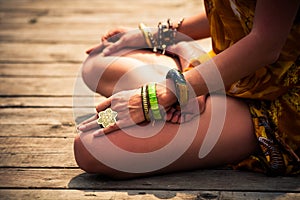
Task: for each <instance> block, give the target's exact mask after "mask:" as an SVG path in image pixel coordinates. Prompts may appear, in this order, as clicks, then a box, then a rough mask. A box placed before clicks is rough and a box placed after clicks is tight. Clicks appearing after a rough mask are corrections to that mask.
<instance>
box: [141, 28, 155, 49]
mask: <svg viewBox="0 0 300 200" xmlns="http://www.w3.org/2000/svg"><path fill="white" fill-rule="evenodd" d="M139 29H140V30H141V31H142V33H143V36H144V38H145V42H146V44H147V46H148V47H149V48H153V47H154V45H155V44H154V43H155V40H154V38H153V35H152V33H151V31H150V29H149V28H148V27H146V26H145V24H143V23H140V24H139Z"/></svg>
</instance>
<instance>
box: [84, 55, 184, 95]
mask: <svg viewBox="0 0 300 200" xmlns="http://www.w3.org/2000/svg"><path fill="white" fill-rule="evenodd" d="M170 68H179V63H178V62H177V60H176V59H173V58H171V57H169V56H165V55H161V54H154V53H153V52H151V51H146V50H134V51H128V50H127V51H126V50H124V51H121V52H118V54H116V55H113V56H108V57H103V56H101V55H99V54H94V55H90V56H89V57H88V58H87V60H86V61H85V63H84V64H83V67H82V77H83V79H84V82H85V83H86V85H87V86H88V87H89V88H90V89H91V90H93V91H94V92H97V93H100V94H102V95H104V96H106V97H108V96H111V95H112V94H113V93H115V92H118V91H122V90H130V89H136V88H138V87H141V86H142V85H143V84H145V83H148V82H161V81H163V80H164V79H165V75H166V74H167V72H168V70H169V69H170Z"/></svg>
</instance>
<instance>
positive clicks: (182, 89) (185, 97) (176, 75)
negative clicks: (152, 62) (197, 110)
mask: <svg viewBox="0 0 300 200" xmlns="http://www.w3.org/2000/svg"><path fill="white" fill-rule="evenodd" d="M166 79H171V80H172V81H173V82H174V85H175V90H176V97H177V99H178V102H179V104H180V106H184V105H186V104H187V103H188V101H189V92H188V87H187V85H186V80H185V78H184V76H183V74H182V73H181V72H180V71H178V70H176V69H170V70H169V71H168V73H167V76H166Z"/></svg>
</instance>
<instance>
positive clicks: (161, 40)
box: [139, 18, 184, 54]
mask: <svg viewBox="0 0 300 200" xmlns="http://www.w3.org/2000/svg"><path fill="white" fill-rule="evenodd" d="M183 20H184V19H183V18H182V19H181V20H180V21H179V22H178V23H177V25H173V24H172V23H171V20H170V19H168V20H167V23H162V22H159V23H158V31H157V38H156V39H154V37H153V34H152V33H151V31H150V29H149V28H148V27H146V26H145V25H144V24H143V23H140V24H139V29H140V30H141V31H142V33H143V36H144V38H145V42H146V44H147V46H148V47H149V48H153V52H158V53H161V54H165V52H166V48H167V47H168V46H170V45H173V44H175V37H176V34H177V30H178V28H179V27H180V26H181V25H182V22H183Z"/></svg>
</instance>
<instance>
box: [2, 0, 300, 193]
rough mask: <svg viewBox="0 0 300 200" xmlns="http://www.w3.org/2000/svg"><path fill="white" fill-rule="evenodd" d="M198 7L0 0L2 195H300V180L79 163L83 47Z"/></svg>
mask: <svg viewBox="0 0 300 200" xmlns="http://www.w3.org/2000/svg"><path fill="white" fill-rule="evenodd" d="M201 9H202V3H201V0H162V1H151V0H125V1H123V0H110V1H108V0H88V1H84V0H51V1H50V0H49V1H46V0H0V107H1V109H0V126H1V129H0V141H1V143H0V199H157V198H173V199H296V198H298V199H300V177H276V178H269V177H266V176H264V175H261V174H253V173H247V172H240V171H232V170H224V169H219V170H218V169H216V170H200V171H193V172H188V173H178V174H171V175H165V176H157V177H152V178H142V179H136V180H128V181H113V180H108V179H105V178H103V177H101V176H96V175H89V174H86V173H84V172H83V171H82V170H80V169H79V168H78V167H77V165H76V163H75V161H74V156H73V149H72V148H73V146H72V145H73V138H74V136H75V135H76V131H75V126H74V125H75V123H74V117H73V105H72V100H73V90H74V81H75V79H76V76H77V74H78V70H79V68H80V66H81V63H82V61H83V60H84V59H85V57H86V55H85V53H84V51H85V50H86V49H87V48H88V47H90V46H92V45H94V44H96V43H97V42H98V41H99V38H100V35H101V33H104V32H106V31H107V30H109V29H111V28H113V27H115V26H120V25H122V26H131V27H137V24H138V22H141V21H143V22H145V23H146V24H148V25H150V26H154V25H156V24H157V22H158V21H159V20H165V19H167V18H169V17H171V18H173V19H179V18H180V17H181V16H189V15H193V14H195V13H197V12H199V11H201ZM204 44H207V43H206V42H204Z"/></svg>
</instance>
